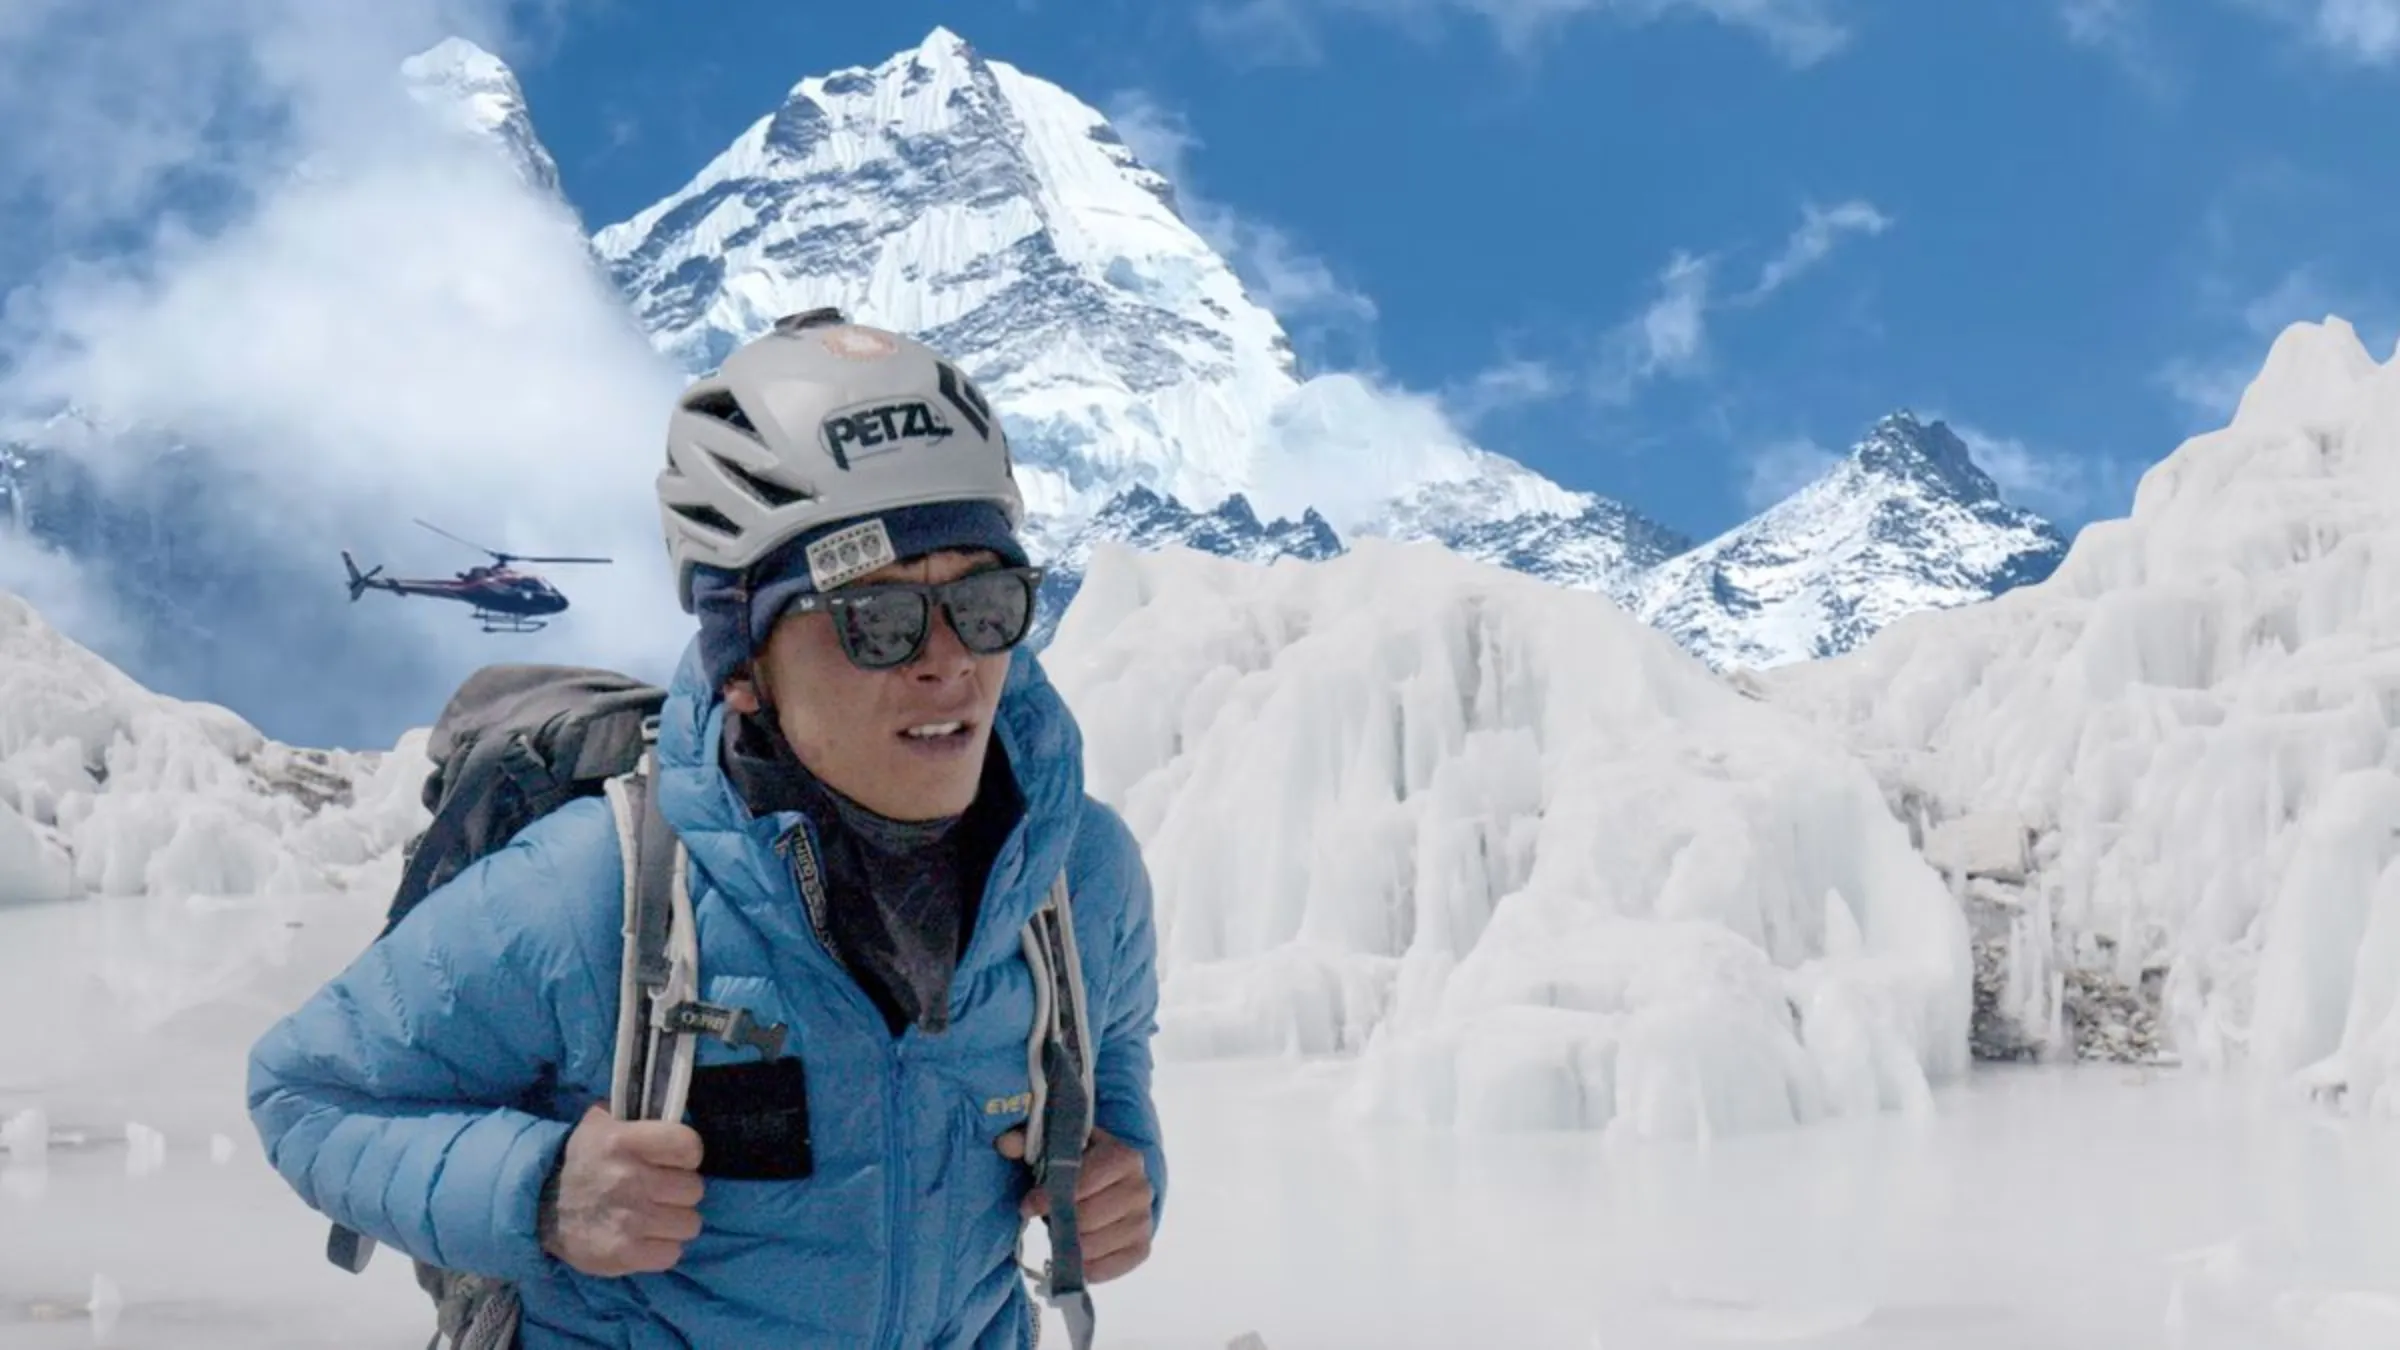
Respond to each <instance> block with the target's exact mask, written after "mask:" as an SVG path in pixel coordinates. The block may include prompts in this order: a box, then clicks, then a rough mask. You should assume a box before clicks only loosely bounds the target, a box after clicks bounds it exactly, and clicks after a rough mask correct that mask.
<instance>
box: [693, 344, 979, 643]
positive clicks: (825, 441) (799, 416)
mask: <svg viewBox="0 0 2400 1350" xmlns="http://www.w3.org/2000/svg"><path fill="white" fill-rule="evenodd" d="M953 501H990V502H994V503H997V504H998V505H999V506H1000V507H1001V509H1002V510H1003V511H1005V512H1006V513H1007V516H1008V523H1009V527H1010V528H1011V529H1015V528H1017V527H1018V526H1019V525H1021V524H1022V523H1023V522H1024V515H1025V501H1024V497H1023V495H1022V494H1021V493H1020V492H1019V491H1018V490H1017V479H1016V471H1015V466H1014V465H1013V464H1012V463H1011V462H1010V459H1009V452H1008V439H1007V436H1006V435H1005V434H1004V433H1003V432H1002V431H1001V429H1000V419H999V418H998V417H996V416H995V415H994V414H993V412H992V408H991V405H990V404H989V403H986V402H985V401H984V398H983V395H982V394H981V393H980V392H979V391H977V389H976V388H975V386H974V384H973V383H972V382H971V381H969V380H968V379H967V377H966V376H965V375H964V374H962V373H961V372H960V371H959V369H958V368H957V367H956V366H954V365H952V364H951V363H950V362H948V361H946V360H944V359H942V357H941V356H940V355H939V354H937V353H936V352H935V351H934V350H933V349H932V348H930V347H927V346H926V345H924V344H923V343H921V342H917V341H915V340H914V339H911V338H907V337H903V336H901V335H899V334H897V333H891V332H886V331H884V330H883V329H880V328H870V327H866V326H864V325H861V324H854V323H851V322H849V321H848V320H847V319H845V318H844V317H843V316H842V313H841V311H839V310H836V309H815V310H810V311H808V312H806V313H803V314H794V315H790V316H788V317H786V318H783V319H779V320H777V321H776V323H775V326H774V328H773V329H771V330H770V331H768V332H767V333H765V334H764V335H762V336H760V337H758V338H756V339H755V340H753V341H751V342H748V343H745V344H744V345H742V346H741V347H739V348H736V349H735V350H734V352H733V354H732V355H730V356H728V357H726V358H725V362H724V364H723V365H722V366H720V367H719V368H718V369H717V370H716V371H715V372H714V373H712V374H710V375H708V376H706V377H704V378H702V379H700V380H698V381H696V382H694V383H693V384H692V385H691V387H690V388H688V389H686V390H685V391H684V393H683V396H682V397H681V398H680V399H678V400H677V401H676V405H675V411H674V413H673V415H672V416H671V418H670V419H669V421H668V424H667V466H666V468H665V469H663V470H661V471H660V473H659V475H658V505H659V517H660V520H661V522H662V523H663V524H664V526H665V529H666V539H667V553H668V556H669V557H671V558H672V559H673V560H674V563H675V590H676V596H677V598H678V599H679V600H680V601H681V602H682V604H683V608H684V612H685V613H691V612H693V606H694V599H693V588H692V581H693V576H694V573H695V570H696V569H698V568H700V567H719V568H724V569H727V570H729V571H739V570H740V569H742V568H745V567H748V566H749V565H750V564H752V563H754V562H757V561H758V560H759V559H761V558H763V557H765V556H767V555H768V554H769V553H772V552H774V551H775V549H776V548H777V547H779V546H781V545H782V544H784V543H787V542H789V541H790V540H791V539H793V538H795V537H796V536H798V535H801V534H804V533H806V532H808V531H810V530H812V529H815V528H816V527H818V526H820V525H827V524H831V523H834V522H836V521H844V520H851V519H855V518H857V517H861V516H866V515H872V514H874V513H876V512H879V511H889V510H893V509H896V508H899V507H906V506H917V505H922V504H925V503H930V502H953Z"/></svg>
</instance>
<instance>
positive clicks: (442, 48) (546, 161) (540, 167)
mask: <svg viewBox="0 0 2400 1350" xmlns="http://www.w3.org/2000/svg"><path fill="white" fill-rule="evenodd" d="M400 75H401V79H402V81H403V82H404V84H405V85H406V87H407V89H408V93H409V96H410V97H412V98H414V99H415V100H416V101H417V103H418V104H419V105H420V106H422V107H425V108H427V109H430V110H432V111H433V112H434V113H435V114H437V115H439V116H441V117H443V118H445V119H446V120H447V121H448V122H449V124H450V125H451V126H452V127H453V128H455V129H456V130H459V131H463V132H467V133H469V134H472V135H477V136H483V137H487V138H489V139H491V140H492V141H495V142H497V143H498V144H499V146H500V148H501V149H502V151H504V152H505V153H506V154H507V155H508V158H509V161H510V162H511V163H512V164H513V165H515V167H516V170H517V175H518V177H520V178H522V179H524V180H525V182H526V183H527V185H529V186H531V187H534V188H536V189H538V190H540V191H543V192H547V193H550V194H552V195H557V194H558V192H559V184H558V164H557V161H555V160H553V159H552V158H551V156H550V151H549V149H548V147H546V146H544V145H543V144H542V138H541V137H540V136H538V135H536V134H535V132H534V129H533V118H532V115H531V114H530V113H528V112H527V110H526V107H525V91H524V89H523V88H522V87H521V86H520V85H518V83H517V75H516V72H515V71H513V70H510V69H509V67H508V63H507V62H505V61H503V60H501V59H500V58H499V57H497V56H494V55H493V54H492V53H490V52H488V51H485V50H484V49H483V48H481V47H479V46H477V45H475V44H474V43H472V42H469V41H468V40H466V39H465V38H462V37H447V38H444V39H442V40H441V41H440V42H437V43H435V44H434V45H433V46H431V47H428V48H426V49H425V50H424V51H421V52H419V53H417V54H416V55H415V56H412V57H409V58H408V59H407V60H405V61H403V62H401V63H400Z"/></svg>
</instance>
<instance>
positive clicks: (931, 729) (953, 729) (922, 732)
mask: <svg viewBox="0 0 2400 1350" xmlns="http://www.w3.org/2000/svg"><path fill="white" fill-rule="evenodd" d="M965 727H966V723H964V722H928V723H926V724H925V725H923V726H921V727H910V728H909V729H908V730H906V731H903V732H901V733H900V734H901V735H903V736H914V737H916V738H917V739H919V740H931V739H933V738H934V737H936V736H949V735H954V734H956V733H957V732H959V731H961V730H964V729H965Z"/></svg>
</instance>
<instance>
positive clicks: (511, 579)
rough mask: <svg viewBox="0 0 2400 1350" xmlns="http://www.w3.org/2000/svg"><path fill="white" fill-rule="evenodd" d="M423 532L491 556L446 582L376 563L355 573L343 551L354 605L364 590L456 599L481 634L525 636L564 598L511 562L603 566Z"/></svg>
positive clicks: (561, 606) (558, 610)
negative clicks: (468, 608) (389, 572)
mask: <svg viewBox="0 0 2400 1350" xmlns="http://www.w3.org/2000/svg"><path fill="white" fill-rule="evenodd" d="M417 524H419V525H424V526H425V528H426V529H429V530H432V531H433V532H434V533H436V534H439V535H442V536H444V537H446V538H449V539H456V540H458V542H459V543H462V544H466V545H467V547H469V548H473V549H479V550H481V551H482V552H485V553H489V554H491V555H492V562H491V563H490V564H489V565H487V566H482V567H470V568H468V569H467V570H465V571H463V572H460V573H458V574H457V575H456V576H452V577H448V578H440V577H386V576H384V575H383V568H382V566H381V565H380V564H379V565H377V566H374V567H370V568H368V569H367V570H365V571H363V572H362V571H360V570H359V568H358V561H357V560H356V559H354V558H352V557H351V556H350V553H349V550H347V549H345V550H343V552H342V566H343V567H344V568H345V569H347V570H348V572H349V574H350V575H349V583H350V599H351V600H352V601H354V602H355V601H356V600H357V599H358V598H359V597H360V596H362V595H365V594H366V593H367V592H368V591H390V592H391V593H392V594H394V595H422V596H428V597H431V598H433V599H436V600H456V601H458V602H460V603H462V604H468V605H472V606H474V608H475V618H476V619H477V620H479V621H480V622H481V623H482V624H483V631H485V632H487V633H531V632H534V631H536V630H538V629H540V628H542V627H544V626H545V624H546V623H547V621H548V619H549V616H551V615H553V614H562V613H564V612H566V609H567V597H566V596H565V595H564V594H562V593H561V592H560V591H559V589H558V588H557V587H556V586H553V585H551V584H550V583H549V582H547V581H545V580H543V579H542V578H540V577H538V576H535V575H534V574H532V573H531V572H520V571H517V570H516V569H515V568H512V567H510V566H509V564H510V563H511V562H520V561H521V562H556V563H605V562H607V561H609V560H608V559H606V558H566V557H527V556H525V555H521V554H515V553H502V552H501V551H499V550H498V549H490V548H484V547H483V545H481V544H474V543H469V542H468V541H467V540H464V539H459V538H458V536H457V535H454V534H451V533H450V532H449V531H448V530H445V529H443V528H441V527H440V526H438V525H428V524H426V523H425V522H424V521H422V520H420V521H418V522H417Z"/></svg>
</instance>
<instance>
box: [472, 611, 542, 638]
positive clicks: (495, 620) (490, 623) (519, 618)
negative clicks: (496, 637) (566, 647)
mask: <svg viewBox="0 0 2400 1350" xmlns="http://www.w3.org/2000/svg"><path fill="white" fill-rule="evenodd" d="M475 617H476V618H478V619H481V620H482V621H483V631H485V632H487V633H538V632H540V631H542V630H543V629H544V628H547V627H549V626H550V623H549V620H547V619H529V618H526V617H525V616H523V615H521V614H494V613H491V612H489V611H487V610H477V611H475Z"/></svg>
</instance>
